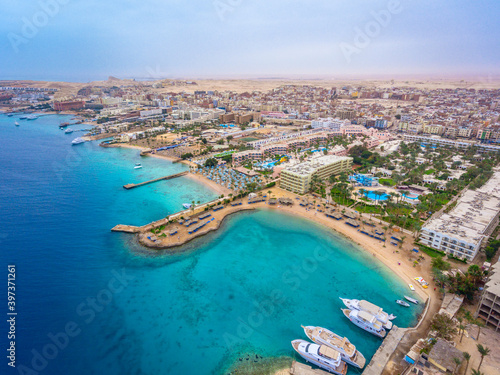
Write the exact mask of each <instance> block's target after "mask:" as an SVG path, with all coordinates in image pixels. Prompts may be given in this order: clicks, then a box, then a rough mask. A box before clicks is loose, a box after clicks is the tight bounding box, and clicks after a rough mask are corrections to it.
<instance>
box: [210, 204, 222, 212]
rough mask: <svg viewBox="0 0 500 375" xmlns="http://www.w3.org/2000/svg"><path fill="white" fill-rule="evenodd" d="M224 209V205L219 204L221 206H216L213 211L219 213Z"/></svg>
mask: <svg viewBox="0 0 500 375" xmlns="http://www.w3.org/2000/svg"><path fill="white" fill-rule="evenodd" d="M223 208H224V206H223V205H222V204H219V205H217V206H215V207H214V208H213V209H212V211H214V212H215V211H219V210H222V209H223Z"/></svg>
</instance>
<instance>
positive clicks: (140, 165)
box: [134, 163, 142, 169]
mask: <svg viewBox="0 0 500 375" xmlns="http://www.w3.org/2000/svg"><path fill="white" fill-rule="evenodd" d="M141 168H142V164H141V163H135V167H134V169H141Z"/></svg>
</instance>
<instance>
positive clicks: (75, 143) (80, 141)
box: [71, 137, 85, 146]
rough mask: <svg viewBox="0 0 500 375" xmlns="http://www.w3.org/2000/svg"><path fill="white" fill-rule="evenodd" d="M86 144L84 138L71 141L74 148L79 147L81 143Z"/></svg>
mask: <svg viewBox="0 0 500 375" xmlns="http://www.w3.org/2000/svg"><path fill="white" fill-rule="evenodd" d="M84 142H85V140H84V139H83V138H81V137H78V138H75V139H73V140H72V141H71V144H72V145H73V146H75V145H79V144H80V143H84Z"/></svg>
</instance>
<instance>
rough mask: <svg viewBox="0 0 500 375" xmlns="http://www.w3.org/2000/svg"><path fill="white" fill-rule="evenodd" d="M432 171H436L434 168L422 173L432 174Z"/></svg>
mask: <svg viewBox="0 0 500 375" xmlns="http://www.w3.org/2000/svg"><path fill="white" fill-rule="evenodd" d="M434 172H436V171H435V170H434V169H432V168H431V169H428V170H426V171H425V172H424V174H433V173H434Z"/></svg>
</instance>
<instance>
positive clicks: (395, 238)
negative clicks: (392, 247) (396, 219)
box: [391, 236, 402, 242]
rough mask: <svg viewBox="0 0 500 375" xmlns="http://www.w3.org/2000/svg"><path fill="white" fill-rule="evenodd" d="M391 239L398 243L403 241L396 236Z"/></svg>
mask: <svg viewBox="0 0 500 375" xmlns="http://www.w3.org/2000/svg"><path fill="white" fill-rule="evenodd" d="M391 238H392V239H393V240H395V241H398V242H401V241H402V239H401V238H399V237H396V236H392V237H391Z"/></svg>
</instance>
